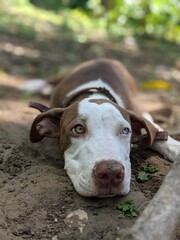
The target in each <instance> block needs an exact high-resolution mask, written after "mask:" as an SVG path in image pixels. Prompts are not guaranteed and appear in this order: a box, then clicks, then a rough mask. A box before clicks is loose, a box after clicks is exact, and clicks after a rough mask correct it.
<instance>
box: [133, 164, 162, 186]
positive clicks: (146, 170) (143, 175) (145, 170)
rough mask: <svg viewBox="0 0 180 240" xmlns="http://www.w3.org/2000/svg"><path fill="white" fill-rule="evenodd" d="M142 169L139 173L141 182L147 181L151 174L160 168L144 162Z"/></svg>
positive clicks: (138, 177)
mask: <svg viewBox="0 0 180 240" xmlns="http://www.w3.org/2000/svg"><path fill="white" fill-rule="evenodd" d="M141 169H142V171H140V172H139V173H138V176H137V179H138V180H140V181H141V182H146V181H148V180H149V179H150V176H149V174H150V173H154V172H156V171H157V170H158V168H157V167H156V166H152V165H149V164H147V163H144V164H143V165H142V166H141Z"/></svg>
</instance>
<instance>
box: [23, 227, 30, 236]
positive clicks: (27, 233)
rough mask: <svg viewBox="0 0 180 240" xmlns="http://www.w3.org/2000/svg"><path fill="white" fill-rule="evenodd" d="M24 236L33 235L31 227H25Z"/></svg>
mask: <svg viewBox="0 0 180 240" xmlns="http://www.w3.org/2000/svg"><path fill="white" fill-rule="evenodd" d="M23 234H25V235H31V234H32V232H31V228H30V226H25V227H24V229H23Z"/></svg>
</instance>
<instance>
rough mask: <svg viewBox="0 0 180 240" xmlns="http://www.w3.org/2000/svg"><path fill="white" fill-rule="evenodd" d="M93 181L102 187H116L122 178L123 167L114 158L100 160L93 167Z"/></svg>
mask: <svg viewBox="0 0 180 240" xmlns="http://www.w3.org/2000/svg"><path fill="white" fill-rule="evenodd" d="M93 175H94V179H95V182H96V183H97V184H98V185H100V186H103V187H106V186H110V185H112V186H114V187H117V186H118V185H119V184H120V183H121V182H122V180H123V179H124V167H123V165H122V164H121V163H119V162H117V161H114V160H106V161H101V162H99V163H98V164H96V165H95V167H94V169H93Z"/></svg>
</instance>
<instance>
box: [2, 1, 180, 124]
mask: <svg viewBox="0 0 180 240" xmlns="http://www.w3.org/2000/svg"><path fill="white" fill-rule="evenodd" d="M179 43H180V1H179V0H151V1H146V0H43V1H41V0H1V6H0V84H1V91H0V94H1V96H2V95H4V96H6V97H8V96H9V95H11V97H12V92H11V91H9V89H10V87H11V88H12V87H13V86H14V87H16V86H17V85H18V84H19V83H21V82H22V81H24V80H27V79H30V78H34V77H36V78H37V77H38V78H47V77H49V76H51V75H53V74H56V73H58V72H61V71H64V70H66V69H67V68H69V67H71V66H73V65H76V64H78V63H80V62H82V61H84V60H88V59H92V58H99V57H110V58H116V59H118V60H120V61H122V62H123V63H124V65H125V66H126V67H127V68H128V70H129V71H130V73H131V74H133V76H134V77H135V79H136V80H137V83H138V86H139V89H140V90H141V92H142V96H143V94H144V97H145V100H144V98H143V99H142V100H141V99H140V101H141V102H142V104H145V105H146V108H147V110H149V109H150V110H151V108H153V109H154V108H159V107H162V104H164V105H165V106H164V105H163V107H168V108H170V109H171V110H172V106H173V110H174V112H175V113H176V116H175V119H176V120H175V122H176V123H175V122H174V121H172V123H171V125H173V126H174V128H175V127H176V126H177V122H178V123H179V120H178V119H179V115H180V110H179V103H180V94H179V92H180V84H179V83H180V46H179ZM8 85H9V87H8ZM147 91H148V95H147V94H146V93H147ZM16 97H17V96H16ZM19 97H27V98H28V97H30V96H29V95H28V94H24V95H23V96H22V95H21V96H19ZM146 100H147V101H146ZM169 106H170V107H169ZM168 113H169V112H168ZM168 116H169V115H168ZM166 122H167V121H166Z"/></svg>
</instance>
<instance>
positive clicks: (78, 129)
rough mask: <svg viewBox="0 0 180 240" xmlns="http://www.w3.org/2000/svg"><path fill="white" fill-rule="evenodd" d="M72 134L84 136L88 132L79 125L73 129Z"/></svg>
mask: <svg viewBox="0 0 180 240" xmlns="http://www.w3.org/2000/svg"><path fill="white" fill-rule="evenodd" d="M71 132H72V133H74V134H76V135H82V134H85V132H86V131H85V128H84V127H83V126H82V125H81V124H77V125H75V126H74V127H73V128H72V129H71Z"/></svg>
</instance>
